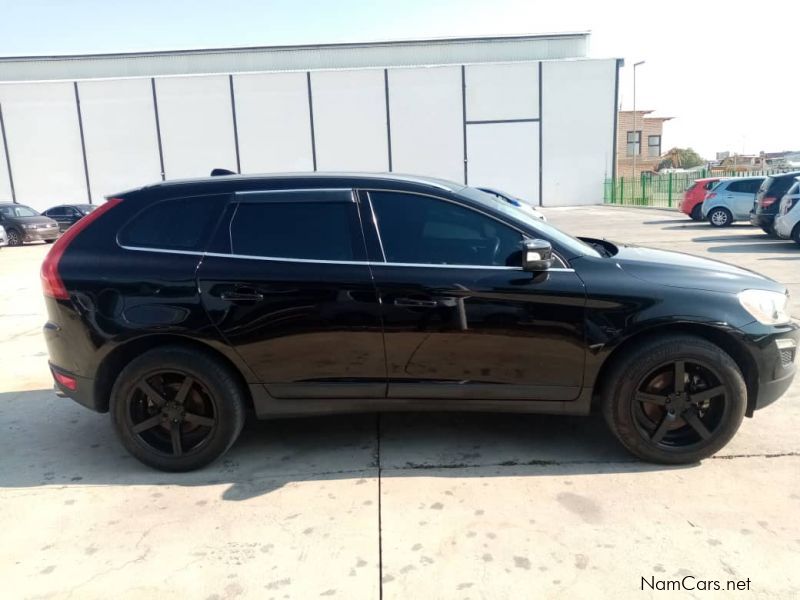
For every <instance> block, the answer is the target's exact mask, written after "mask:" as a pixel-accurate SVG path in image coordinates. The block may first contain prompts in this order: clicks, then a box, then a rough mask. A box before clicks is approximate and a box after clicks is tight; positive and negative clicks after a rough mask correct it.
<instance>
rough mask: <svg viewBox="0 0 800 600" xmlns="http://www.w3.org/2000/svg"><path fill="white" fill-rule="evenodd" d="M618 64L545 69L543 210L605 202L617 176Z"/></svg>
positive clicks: (559, 65) (565, 64)
mask: <svg viewBox="0 0 800 600" xmlns="http://www.w3.org/2000/svg"><path fill="white" fill-rule="evenodd" d="M615 69H616V62H615V61H614V60H587V61H564V62H545V63H543V65H542V178H543V189H542V196H543V198H542V200H543V204H544V206H559V205H568V204H573V205H574V204H596V203H599V202H602V194H603V178H604V177H610V176H611V172H612V163H613V159H614V154H613V139H614V111H615V106H614V81H615Z"/></svg>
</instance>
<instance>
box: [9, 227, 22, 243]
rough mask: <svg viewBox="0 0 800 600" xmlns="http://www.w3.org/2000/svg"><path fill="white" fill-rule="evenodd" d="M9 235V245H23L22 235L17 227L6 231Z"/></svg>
mask: <svg viewBox="0 0 800 600" xmlns="http://www.w3.org/2000/svg"><path fill="white" fill-rule="evenodd" d="M6 235H7V236H8V245H9V246H22V235H21V234H20V232H19V231H17V230H16V229H9V230H8V231H7V232H6Z"/></svg>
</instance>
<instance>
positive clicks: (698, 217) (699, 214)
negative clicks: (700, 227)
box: [689, 204, 703, 221]
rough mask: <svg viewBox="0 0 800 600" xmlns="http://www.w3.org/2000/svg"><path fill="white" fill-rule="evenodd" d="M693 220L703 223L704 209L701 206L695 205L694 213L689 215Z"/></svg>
mask: <svg viewBox="0 0 800 600" xmlns="http://www.w3.org/2000/svg"><path fill="white" fill-rule="evenodd" d="M689 216H690V217H691V218H692V221H702V220H703V207H702V205H700V204H695V206H694V208H693V209H692V212H691V213H690V214H689Z"/></svg>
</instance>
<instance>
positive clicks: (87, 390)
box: [50, 363, 108, 412]
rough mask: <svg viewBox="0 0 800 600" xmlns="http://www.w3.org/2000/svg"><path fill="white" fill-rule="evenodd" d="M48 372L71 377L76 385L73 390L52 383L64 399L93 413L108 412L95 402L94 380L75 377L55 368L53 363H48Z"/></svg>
mask: <svg viewBox="0 0 800 600" xmlns="http://www.w3.org/2000/svg"><path fill="white" fill-rule="evenodd" d="M50 371H51V372H57V373H61V374H62V375H68V376H69V377H72V378H73V379H74V380H75V381H76V383H77V385H76V386H75V389H74V390H71V389H68V388H66V387H64V386H63V385H61V384H60V383H59V382H58V381H55V380H54V381H53V387H54V389H55V391H56V393H57V394H58V395H59V396H61V397H64V398H71V399H72V400H74V401H75V402H77V403H78V404H80V405H81V406H85V407H86V408H89V409H91V410H93V411H95V412H108V408H107V407H105V406H101V405H100V404H99V403H98V402H97V398H96V396H95V393H94V389H95V388H94V379H90V378H89V377H81V376H79V375H75V374H74V373H70V372H69V371H67V370H65V369H62V368H60V367H57V366H56V365H54V364H53V363H50Z"/></svg>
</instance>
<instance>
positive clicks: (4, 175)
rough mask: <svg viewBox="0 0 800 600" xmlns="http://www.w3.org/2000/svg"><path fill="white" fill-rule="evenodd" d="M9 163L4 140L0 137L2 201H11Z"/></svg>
mask: <svg viewBox="0 0 800 600" xmlns="http://www.w3.org/2000/svg"><path fill="white" fill-rule="evenodd" d="M7 165H8V163H6V152H5V149H4V148H3V140H2V138H0V202H11V180H10V179H9V177H8V168H7Z"/></svg>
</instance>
